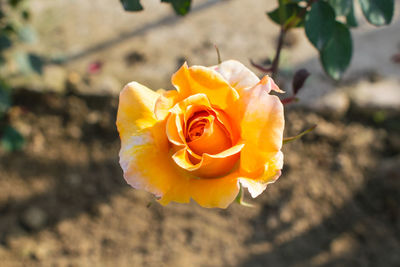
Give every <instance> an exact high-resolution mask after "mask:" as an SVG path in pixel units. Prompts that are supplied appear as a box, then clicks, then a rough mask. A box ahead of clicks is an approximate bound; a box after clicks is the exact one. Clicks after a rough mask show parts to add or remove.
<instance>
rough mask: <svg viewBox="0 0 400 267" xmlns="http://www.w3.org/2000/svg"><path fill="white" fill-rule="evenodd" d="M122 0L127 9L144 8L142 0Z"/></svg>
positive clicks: (136, 9)
mask: <svg viewBox="0 0 400 267" xmlns="http://www.w3.org/2000/svg"><path fill="white" fill-rule="evenodd" d="M120 1H121V3H122V6H123V7H124V9H125V10H126V11H140V10H143V6H142V5H141V4H140V0H120Z"/></svg>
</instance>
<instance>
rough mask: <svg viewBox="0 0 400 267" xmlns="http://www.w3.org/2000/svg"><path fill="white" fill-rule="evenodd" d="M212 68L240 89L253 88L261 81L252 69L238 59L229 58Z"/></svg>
mask: <svg viewBox="0 0 400 267" xmlns="http://www.w3.org/2000/svg"><path fill="white" fill-rule="evenodd" d="M211 68H213V69H214V70H216V71H217V72H219V73H220V74H221V75H222V76H223V77H224V78H225V80H226V81H227V82H228V83H229V84H230V85H231V86H232V87H233V88H235V89H236V90H238V91H241V90H244V89H246V88H251V87H253V86H255V85H256V84H257V83H258V82H259V81H260V79H259V78H258V77H257V76H256V75H255V74H254V73H253V72H252V71H250V70H249V69H248V68H247V67H245V66H244V65H243V64H242V63H240V62H239V61H236V60H227V61H224V62H222V63H221V64H219V65H216V66H213V67H211Z"/></svg>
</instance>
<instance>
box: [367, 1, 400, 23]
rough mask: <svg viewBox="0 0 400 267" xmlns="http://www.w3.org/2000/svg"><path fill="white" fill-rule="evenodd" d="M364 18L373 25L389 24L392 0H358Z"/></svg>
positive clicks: (392, 7)
mask: <svg viewBox="0 0 400 267" xmlns="http://www.w3.org/2000/svg"><path fill="white" fill-rule="evenodd" d="M359 2H360V5H361V9H362V11H363V13H364V16H365V18H366V19H367V20H368V21H369V22H370V23H371V24H373V25H375V26H382V25H387V24H390V22H391V21H392V18H393V11H394V0H359Z"/></svg>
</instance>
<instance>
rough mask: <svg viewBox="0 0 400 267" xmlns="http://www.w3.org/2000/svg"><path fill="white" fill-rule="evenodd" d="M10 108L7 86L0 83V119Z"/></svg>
mask: <svg viewBox="0 0 400 267" xmlns="http://www.w3.org/2000/svg"><path fill="white" fill-rule="evenodd" d="M10 106H11V98H10V93H9V88H8V86H7V84H5V83H4V82H3V81H0V119H1V118H2V117H3V116H4V114H5V113H6V112H7V110H8V109H9V107H10Z"/></svg>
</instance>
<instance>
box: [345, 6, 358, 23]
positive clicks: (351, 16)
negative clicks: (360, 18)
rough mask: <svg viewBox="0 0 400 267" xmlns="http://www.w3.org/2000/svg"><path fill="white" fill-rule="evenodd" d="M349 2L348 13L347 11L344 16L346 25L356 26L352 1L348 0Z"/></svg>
mask: <svg viewBox="0 0 400 267" xmlns="http://www.w3.org/2000/svg"><path fill="white" fill-rule="evenodd" d="M350 2H351V8H350V11H349V13H348V14H347V16H346V23H347V25H348V26H349V27H357V26H358V23H357V19H356V16H355V14H354V6H353V1H350Z"/></svg>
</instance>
